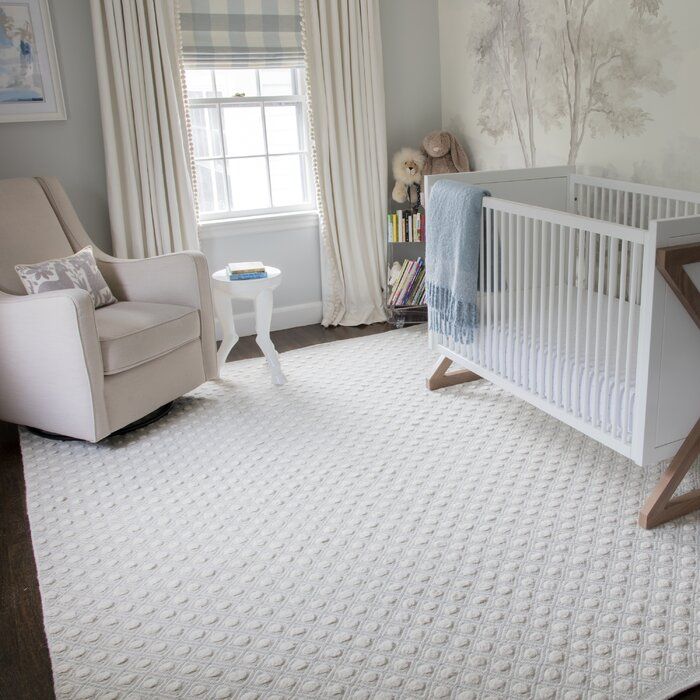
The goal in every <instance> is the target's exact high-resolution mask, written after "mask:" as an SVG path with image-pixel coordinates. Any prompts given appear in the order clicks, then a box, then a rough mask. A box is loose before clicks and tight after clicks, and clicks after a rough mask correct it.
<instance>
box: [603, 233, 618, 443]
mask: <svg viewBox="0 0 700 700" xmlns="http://www.w3.org/2000/svg"><path fill="white" fill-rule="evenodd" d="M619 245H620V241H618V240H617V239H616V238H613V237H612V236H610V238H609V256H608V292H607V295H608V305H607V318H606V324H605V368H604V370H603V387H602V390H601V391H602V393H603V406H604V411H603V421H604V423H603V430H605V431H608V430H609V428H608V426H609V425H610V424H611V423H612V421H611V420H610V413H611V411H610V401H611V396H610V391H609V388H608V387H609V383H610V371H611V365H612V363H613V358H612V354H613V348H614V346H613V342H612V341H613V335H612V334H613V327H612V322H613V308H614V306H613V300H614V298H615V294H616V293H617V279H618V277H617V260H618V250H619Z"/></svg>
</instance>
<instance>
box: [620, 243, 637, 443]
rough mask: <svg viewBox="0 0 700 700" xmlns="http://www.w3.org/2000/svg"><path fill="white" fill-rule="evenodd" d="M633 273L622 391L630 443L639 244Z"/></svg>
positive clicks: (634, 253)
mask: <svg viewBox="0 0 700 700" xmlns="http://www.w3.org/2000/svg"><path fill="white" fill-rule="evenodd" d="M631 245H632V272H631V274H630V284H629V289H630V291H629V303H628V312H627V316H628V320H627V338H626V343H627V347H626V348H625V383H624V387H623V391H622V401H623V411H622V439H623V440H624V441H625V442H629V441H630V440H631V438H632V435H631V433H629V431H628V429H627V428H628V426H629V418H630V393H631V380H632V376H633V367H632V350H633V348H634V347H635V346H636V345H637V333H638V331H639V327H638V325H637V327H636V328H635V317H636V306H637V299H638V296H637V283H638V278H639V276H640V274H639V261H640V253H641V248H642V246H640V245H638V244H637V243H632V244H631Z"/></svg>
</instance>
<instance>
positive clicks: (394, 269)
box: [387, 260, 401, 287]
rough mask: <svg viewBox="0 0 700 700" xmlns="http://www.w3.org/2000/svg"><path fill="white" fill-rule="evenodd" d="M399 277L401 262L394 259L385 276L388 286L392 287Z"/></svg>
mask: <svg viewBox="0 0 700 700" xmlns="http://www.w3.org/2000/svg"><path fill="white" fill-rule="evenodd" d="M399 277H401V263H400V262H399V261H398V260H396V261H395V262H394V264H393V265H392V266H391V267H390V268H389V272H388V274H387V278H388V280H389V286H390V287H393V286H394V285H395V284H396V283H397V282H398V281H399Z"/></svg>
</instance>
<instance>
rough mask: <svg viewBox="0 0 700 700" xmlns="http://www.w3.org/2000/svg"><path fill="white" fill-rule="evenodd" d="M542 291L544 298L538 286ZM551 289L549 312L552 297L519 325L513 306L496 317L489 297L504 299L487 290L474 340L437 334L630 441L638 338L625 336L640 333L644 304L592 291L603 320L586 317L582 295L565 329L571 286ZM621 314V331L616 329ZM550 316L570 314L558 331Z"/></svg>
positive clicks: (488, 366) (480, 361) (453, 346)
mask: <svg viewBox="0 0 700 700" xmlns="http://www.w3.org/2000/svg"><path fill="white" fill-rule="evenodd" d="M528 296H530V294H528ZM536 296H537V298H540V295H539V292H537V293H536ZM552 296H553V297H554V300H553V303H552V304H551V314H550V304H549V302H547V303H546V304H545V310H544V313H542V314H540V312H539V309H538V310H537V313H536V314H534V316H535V318H534V319H532V318H531V319H529V321H528V325H527V328H525V327H524V326H525V324H524V316H525V314H524V311H523V312H522V313H521V316H520V323H519V325H518V324H516V319H515V318H510V317H509V315H508V313H507V311H506V313H505V316H504V317H501V315H500V308H499V311H498V314H497V315H496V318H493V316H494V315H495V314H494V313H493V312H491V313H490V314H488V315H487V314H486V312H485V308H486V306H485V304H486V303H492V306H491V307H490V308H491V309H493V308H494V307H496V306H498V307H500V298H499V293H498V292H492V293H490V294H482V295H480V300H479V308H480V323H479V328H478V330H477V332H476V333H475V336H474V342H473V343H470V344H459V343H454V342H453V341H452V340H451V339H450V338H446V337H441V336H439V335H437V334H433V335H434V336H435V338H436V340H437V342H438V343H440V344H442V345H444V346H446V347H448V348H450V349H451V350H453V351H454V352H457V353H458V354H460V355H462V356H464V357H465V358H466V359H468V360H470V361H472V362H474V363H476V364H478V365H480V366H483V367H485V368H486V369H489V370H491V371H492V372H494V373H496V374H498V375H500V376H502V377H504V378H505V379H508V380H509V381H512V382H513V383H514V384H516V385H518V386H520V387H522V388H524V389H527V390H528V391H529V392H531V393H533V394H535V395H536V396H538V397H540V398H542V399H544V400H546V401H547V402H548V403H551V404H553V405H556V406H558V407H559V408H561V409H563V410H566V411H567V412H568V413H571V414H572V415H575V416H577V417H579V418H581V419H583V420H585V421H586V422H588V423H591V424H592V425H594V426H596V427H599V428H601V429H603V430H604V431H605V432H607V433H610V434H612V435H614V436H615V437H618V438H622V439H624V440H625V441H627V442H629V440H630V436H631V433H632V428H633V414H634V398H635V382H634V379H635V373H636V366H637V347H636V342H630V343H629V348H628V347H627V338H628V337H630V338H634V339H636V338H637V337H638V327H639V325H638V324H639V307H638V306H636V305H632V306H631V307H630V304H628V303H627V302H623V304H622V305H620V303H619V300H618V299H614V300H613V303H612V304H610V305H608V297H607V295H598V294H593V295H592V298H591V301H590V303H591V304H592V305H594V306H595V307H596V309H600V310H601V316H600V320H599V322H598V323H597V324H596V325H593V327H590V326H591V324H590V322H589V323H588V324H587V320H586V319H587V308H588V300H586V299H583V300H581V303H580V304H579V306H578V312H574V313H572V314H571V316H570V317H569V323H568V335H567V333H566V330H565V329H566V326H567V324H566V314H567V312H568V311H570V310H571V309H572V306H567V304H566V303H564V305H563V306H561V301H560V300H561V298H562V296H563V298H564V300H565V301H566V293H565V294H564V295H560V294H559V289H558V288H555V290H554V294H553V295H550V294H549V292H548V290H546V291H545V297H546V298H547V300H549V299H550V297H552ZM598 296H600V297H601V299H600V301H599V300H598ZM488 297H492V298H491V299H488ZM574 308H575V307H574ZM609 309H610V310H609ZM620 315H622V323H621V325H620V328H621V330H622V333H621V334H620V337H618V319H619V317H620ZM630 315H631V323H630ZM513 316H515V314H513ZM550 318H551V319H561V318H564V323H563V324H562V326H563V328H560V331H559V335H558V337H557V335H556V333H554V332H552V333H550V330H549V321H550ZM540 319H544V322H543V323H541V322H540ZM553 325H554V327H556V325H557V324H556V323H554V324H553ZM587 326H589V327H587ZM608 330H609V331H610V333H608ZM567 337H568V343H567ZM606 357H607V362H606Z"/></svg>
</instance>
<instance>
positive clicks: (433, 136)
mask: <svg viewBox="0 0 700 700" xmlns="http://www.w3.org/2000/svg"><path fill="white" fill-rule="evenodd" d="M423 152H424V156H425V165H424V166H423V174H424V175H439V174H441V173H468V172H469V170H470V168H469V158H467V154H466V153H465V152H464V149H463V148H462V146H461V145H460V143H459V141H457V139H456V137H455V136H454V135H453V134H451V133H450V132H449V131H431V132H430V133H429V134H428V135H427V136H426V137H425V138H424V139H423Z"/></svg>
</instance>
